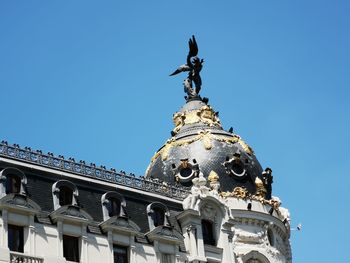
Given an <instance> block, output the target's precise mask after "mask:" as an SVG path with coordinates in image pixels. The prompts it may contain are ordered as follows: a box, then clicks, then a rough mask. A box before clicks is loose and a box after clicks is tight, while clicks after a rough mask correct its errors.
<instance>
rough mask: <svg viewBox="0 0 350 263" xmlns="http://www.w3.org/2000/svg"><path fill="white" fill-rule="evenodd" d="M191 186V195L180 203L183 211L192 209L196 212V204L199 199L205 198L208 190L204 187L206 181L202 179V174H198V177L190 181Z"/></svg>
mask: <svg viewBox="0 0 350 263" xmlns="http://www.w3.org/2000/svg"><path fill="white" fill-rule="evenodd" d="M192 183H193V186H192V187H191V194H189V195H188V196H187V197H186V198H185V199H184V200H183V202H182V207H183V209H184V210H187V209H194V210H198V203H199V201H200V199H203V198H205V197H207V195H208V193H209V188H208V187H207V186H205V185H206V183H207V180H206V179H205V178H204V176H203V173H202V172H200V173H199V177H196V178H194V179H193V180H192Z"/></svg>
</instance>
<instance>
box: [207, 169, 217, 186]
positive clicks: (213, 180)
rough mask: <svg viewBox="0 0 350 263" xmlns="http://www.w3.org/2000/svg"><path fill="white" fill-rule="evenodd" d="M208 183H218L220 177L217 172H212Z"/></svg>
mask: <svg viewBox="0 0 350 263" xmlns="http://www.w3.org/2000/svg"><path fill="white" fill-rule="evenodd" d="M208 181H209V182H210V183H217V182H218V181H219V175H218V174H217V173H216V172H215V171H213V170H212V171H211V172H210V173H209V176H208Z"/></svg>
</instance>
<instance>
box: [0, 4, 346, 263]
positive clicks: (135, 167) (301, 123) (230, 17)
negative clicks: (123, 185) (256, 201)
mask: <svg viewBox="0 0 350 263" xmlns="http://www.w3.org/2000/svg"><path fill="white" fill-rule="evenodd" d="M349 13H350V2H349V1H345V0H344V1H340V0H334V1H324V0H317V1H316V0H314V1H313V0H309V1H308V0H276V1H274V0H271V1H261V0H248V1H247V0H239V1H238V0H230V1H190V0H186V1H182V0H177V1H163V0H162V1H153V0H152V1H86V0H84V1H80V0H74V1H5V0H4V1H1V2H0V36H1V39H0V98H1V100H0V107H1V111H0V113H1V128H0V139H4V140H7V141H8V142H9V143H18V144H20V145H21V146H30V147H32V148H33V149H41V150H43V151H45V152H47V151H51V152H54V153H55V154H57V155H58V154H63V155H64V156H65V157H66V158H68V157H75V159H76V160H80V159H83V160H86V161H87V162H94V163H96V164H98V165H100V164H102V165H105V166H106V167H109V168H110V167H114V168H116V169H117V170H120V169H122V170H126V171H129V172H133V173H135V174H138V175H142V174H143V173H144V171H145V169H146V167H147V165H148V163H149V160H150V158H151V156H152V155H153V153H154V152H155V151H156V150H157V149H158V148H159V147H160V146H161V145H162V144H163V142H164V141H165V140H166V139H167V138H168V137H169V136H170V130H171V129H172V128H173V124H172V119H171V117H172V114H173V113H174V112H175V111H177V110H178V109H179V108H180V107H181V106H182V104H183V103H184V99H183V96H184V93H183V88H182V84H181V82H182V80H183V78H184V77H185V76H183V75H182V76H177V77H169V76H168V75H169V73H171V72H172V71H173V70H174V69H175V68H176V67H177V66H178V65H179V64H182V63H183V62H185V57H186V54H187V41H188V38H189V37H190V36H191V35H192V34H195V35H196V36H197V41H198V44H199V49H200V52H199V55H200V57H203V58H204V59H205V65H204V68H203V70H202V78H203V88H202V95H203V96H206V97H209V98H210V104H211V105H212V106H213V107H214V109H215V110H217V111H220V117H221V121H222V123H223V125H224V127H225V128H227V129H228V128H229V127H230V126H233V127H234V130H235V132H236V133H238V134H240V135H241V136H242V137H243V138H244V139H245V140H246V141H247V142H248V143H249V144H250V145H251V146H252V147H253V149H254V150H255V152H256V155H257V157H258V159H259V160H260V162H261V164H262V166H263V167H266V166H270V167H272V169H273V174H274V185H273V190H274V195H276V196H279V197H280V198H281V199H282V201H283V205H284V206H286V207H288V208H289V209H290V211H291V215H292V224H293V225H294V226H295V225H297V224H298V223H299V222H302V223H303V230H302V231H301V232H293V233H292V249H293V258H294V262H295V263H304V262H327V263H328V262H343V261H344V258H348V256H347V254H348V249H349V248H350V242H349V235H350V231H349V228H348V227H347V225H348V221H349V216H350V213H349V210H350V209H349V202H350V200H349V193H348V191H349V190H348V189H349V185H350V176H349V168H350V167H349V166H350V165H349V163H350V160H349V152H348V149H349V147H350V142H349V134H350V127H349V125H350V124H349V115H350V106H349V83H350V74H349V73H350V72H349V70H350V48H349V47H350V34H349V28H350V15H349Z"/></svg>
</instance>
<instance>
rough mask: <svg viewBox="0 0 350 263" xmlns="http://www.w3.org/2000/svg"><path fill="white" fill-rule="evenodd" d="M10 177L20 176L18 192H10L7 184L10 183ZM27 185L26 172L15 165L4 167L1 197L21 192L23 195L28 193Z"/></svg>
mask: <svg viewBox="0 0 350 263" xmlns="http://www.w3.org/2000/svg"><path fill="white" fill-rule="evenodd" d="M10 177H17V178H19V180H20V182H19V184H20V185H19V191H18V192H9V191H8V189H7V184H8V179H9V178H10ZM26 185H27V177H26V176H25V174H24V173H23V172H22V171H21V170H19V169H17V168H13V167H7V168H5V169H3V170H2V171H1V172H0V198H2V197H4V196H6V195H9V194H21V195H26V188H25V186H26Z"/></svg>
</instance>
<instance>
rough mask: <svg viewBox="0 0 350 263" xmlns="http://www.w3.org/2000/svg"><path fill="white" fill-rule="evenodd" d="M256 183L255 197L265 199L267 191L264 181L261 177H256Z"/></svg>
mask: <svg viewBox="0 0 350 263" xmlns="http://www.w3.org/2000/svg"><path fill="white" fill-rule="evenodd" d="M254 183H255V188H256V191H255V196H257V197H262V198H265V197H266V189H265V187H264V183H263V181H262V180H261V179H260V178H259V177H256V178H255V181H254Z"/></svg>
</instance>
